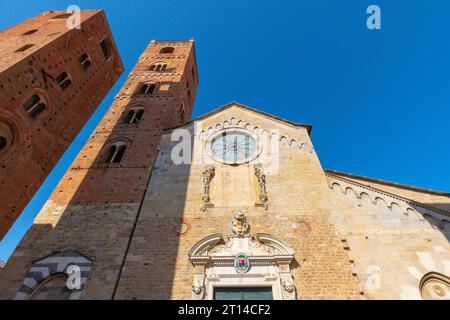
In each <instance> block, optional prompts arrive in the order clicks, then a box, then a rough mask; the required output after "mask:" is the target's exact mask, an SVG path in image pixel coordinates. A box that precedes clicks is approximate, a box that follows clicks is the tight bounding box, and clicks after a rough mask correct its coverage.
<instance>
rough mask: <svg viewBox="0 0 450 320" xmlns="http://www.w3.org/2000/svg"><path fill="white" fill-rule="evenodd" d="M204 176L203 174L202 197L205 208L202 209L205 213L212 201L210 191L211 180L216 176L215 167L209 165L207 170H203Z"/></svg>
mask: <svg viewBox="0 0 450 320" xmlns="http://www.w3.org/2000/svg"><path fill="white" fill-rule="evenodd" d="M202 174H203V196H202V200H203V207H202V211H205V210H206V208H207V207H208V204H209V202H210V200H211V198H210V196H209V191H210V185H211V180H212V178H213V177H214V174H215V169H214V166H212V165H207V166H206V167H205V169H204V170H203V172H202Z"/></svg>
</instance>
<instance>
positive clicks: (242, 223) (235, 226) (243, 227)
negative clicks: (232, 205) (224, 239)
mask: <svg viewBox="0 0 450 320" xmlns="http://www.w3.org/2000/svg"><path fill="white" fill-rule="evenodd" d="M230 224H231V230H232V231H233V232H234V233H235V234H236V235H238V236H240V237H242V236H244V235H245V234H247V233H248V231H249V228H250V225H249V223H248V221H247V217H246V216H245V214H244V212H242V211H238V212H236V214H235V215H234V217H233V219H232V220H231V223H230Z"/></svg>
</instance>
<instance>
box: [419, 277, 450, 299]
mask: <svg viewBox="0 0 450 320" xmlns="http://www.w3.org/2000/svg"><path fill="white" fill-rule="evenodd" d="M419 286H420V293H421V295H422V298H423V299H427V300H450V278H449V277H448V276H445V275H443V274H440V273H437V272H429V273H427V274H426V275H424V276H423V277H422V279H421V280H420V284H419Z"/></svg>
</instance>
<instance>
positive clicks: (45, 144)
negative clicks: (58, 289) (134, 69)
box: [0, 10, 123, 240]
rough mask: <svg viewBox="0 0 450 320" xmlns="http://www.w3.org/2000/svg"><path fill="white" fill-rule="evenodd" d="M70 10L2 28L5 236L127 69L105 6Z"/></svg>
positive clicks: (0, 211)
mask: <svg viewBox="0 0 450 320" xmlns="http://www.w3.org/2000/svg"><path fill="white" fill-rule="evenodd" d="M71 16H72V15H71V14H68V13H66V12H55V11H50V12H45V13H43V14H40V15H38V16H36V17H33V18H31V19H29V20H26V21H25V22H23V23H20V24H18V25H15V26H13V27H11V28H8V29H6V30H3V31H1V32H0V105H1V107H0V186H1V188H0V240H1V238H3V236H4V235H5V234H6V232H7V231H8V229H9V228H10V226H11V225H12V224H13V223H14V221H15V220H16V218H17V217H18V216H19V215H20V213H21V212H22V210H23V209H24V207H25V206H26V205H27V203H28V202H29V201H30V199H31V198H32V197H33V195H34V194H35V193H36V191H37V190H38V188H39V187H40V185H41V184H42V182H43V181H44V179H45V178H46V177H47V175H48V174H49V173H50V171H51V170H52V169H53V167H54V166H55V164H56V163H57V162H58V160H59V158H60V157H61V156H62V154H63V153H64V151H65V150H66V149H67V147H68V146H69V144H70V143H71V142H72V140H73V139H74V138H75V136H76V135H77V134H78V132H79V131H80V130H81V128H82V127H83V125H84V124H85V123H86V121H87V120H88V119H89V117H90V116H91V114H92V113H93V112H94V110H95V109H96V108H97V106H98V105H99V104H100V102H101V101H102V100H103V98H104V97H105V96H106V94H107V93H108V91H109V90H110V89H111V87H112V85H113V84H114V83H115V82H116V81H117V79H118V78H119V76H120V75H121V73H122V72H123V66H122V62H121V59H120V57H119V54H118V52H117V49H116V47H115V44H114V39H113V37H112V35H111V31H110V30H109V27H108V23H107V21H106V17H105V15H104V13H103V12H102V11H95V10H93V11H82V12H81V15H80V16H79V24H77V25H75V26H74V28H69V27H68V23H67V21H68V19H70V18H71ZM76 26H79V28H77V27H76Z"/></svg>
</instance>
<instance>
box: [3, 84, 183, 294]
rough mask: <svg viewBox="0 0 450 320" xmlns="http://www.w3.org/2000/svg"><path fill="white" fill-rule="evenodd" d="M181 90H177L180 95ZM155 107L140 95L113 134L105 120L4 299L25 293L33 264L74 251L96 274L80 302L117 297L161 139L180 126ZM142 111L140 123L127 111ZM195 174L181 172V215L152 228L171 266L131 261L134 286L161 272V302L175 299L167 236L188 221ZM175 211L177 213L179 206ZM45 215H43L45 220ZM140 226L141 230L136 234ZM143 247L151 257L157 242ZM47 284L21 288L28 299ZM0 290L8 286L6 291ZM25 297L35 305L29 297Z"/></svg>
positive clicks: (17, 265) (32, 234)
mask: <svg viewBox="0 0 450 320" xmlns="http://www.w3.org/2000/svg"><path fill="white" fill-rule="evenodd" d="M176 85H177V84H174V86H173V87H174V88H176ZM172 99H175V98H172ZM123 100H125V99H123ZM123 100H121V99H117V98H116V99H115V100H114V102H113V105H112V106H111V109H119V110H121V108H120V107H118V106H119V105H120V104H122V103H124V102H122V101H123ZM149 100H150V101H149ZM160 100H164V99H160ZM160 100H158V101H160ZM154 101H156V99H153V100H152V99H146V98H145V97H141V96H140V95H136V96H135V97H132V98H131V100H130V101H128V102H126V105H127V106H126V108H124V111H123V112H121V114H120V115H117V117H120V119H119V120H118V121H117V123H116V124H115V125H114V128H108V123H107V121H105V119H103V120H102V122H101V124H102V125H103V126H104V127H103V126H102V125H99V126H98V127H97V128H96V129H95V130H96V131H94V133H93V134H92V135H91V137H90V138H89V140H88V141H87V143H86V145H85V146H84V148H83V149H82V151H81V152H80V153H79V155H78V156H77V158H76V160H75V161H74V163H73V164H72V166H71V167H70V169H69V170H68V171H67V172H66V174H65V175H64V177H63V178H62V180H61V181H60V183H59V185H58V186H57V188H56V189H55V190H54V192H53V194H52V195H51V197H50V199H49V201H47V203H46V205H45V206H44V207H43V209H42V210H41V213H40V215H39V216H38V219H37V221H36V222H35V223H36V224H34V225H33V226H32V227H31V229H30V230H29V231H28V232H27V234H26V235H25V237H24V238H23V239H22V241H21V243H20V244H19V246H18V248H17V249H16V251H20V252H23V255H22V253H21V254H20V255H13V256H12V257H11V259H10V260H9V262H8V265H7V267H6V269H7V275H5V280H6V278H7V279H9V282H8V283H7V281H3V279H2V281H0V283H1V282H3V283H4V285H5V287H6V288H7V289H8V297H2V298H5V299H11V298H13V297H14V296H15V293H17V292H18V290H19V287H18V286H17V284H18V283H22V281H23V280H25V279H26V277H27V276H26V275H27V273H28V272H29V271H30V269H31V268H32V261H38V260H40V259H42V258H43V257H46V256H49V255H54V254H58V253H62V252H64V251H66V250H67V249H70V250H72V251H76V252H78V253H79V254H80V255H82V256H84V257H86V258H87V259H89V260H90V261H92V270H91V271H90V275H89V277H88V279H87V282H86V286H85V287H84V290H82V292H81V299H113V298H114V296H115V292H116V290H117V286H118V283H119V277H120V275H121V273H122V268H123V265H124V262H125V258H126V254H127V252H128V249H129V246H130V243H131V242H130V241H131V237H132V236H133V234H134V232H135V228H136V222H137V220H138V218H139V212H140V209H141V205H142V201H143V199H144V196H145V192H146V188H147V184H148V182H149V178H150V175H151V171H152V167H153V163H154V161H155V159H156V157H157V153H158V146H159V143H160V139H161V135H162V133H163V130H164V128H169V127H173V124H174V123H175V124H176V123H179V122H180V119H178V118H177V117H179V115H178V114H177V112H175V111H174V110H171V109H173V108H170V107H169V106H171V105H172V106H173V105H174V103H173V102H172V101H170V100H168V99H166V100H165V101H167V105H168V107H165V108H163V107H161V105H158V108H155V104H157V103H161V104H162V102H156V103H154ZM164 105H165V104H164ZM136 106H139V107H142V108H143V109H144V112H143V113H142V114H140V115H139V117H140V119H139V120H138V121H135V120H136V119H134V120H133V121H131V120H130V119H131V118H130V115H129V111H130V109H131V108H133V107H136ZM110 111H113V110H110ZM112 114H114V113H112ZM112 114H111V112H108V113H107V115H106V116H105V117H111V118H112V117H114V116H113V115H112ZM125 122H128V123H125ZM105 137H106V139H105ZM189 171H190V166H189V165H183V166H180V169H179V174H180V176H179V178H178V194H177V198H176V201H175V202H176V204H178V206H179V207H177V208H176V210H175V211H176V213H179V215H177V214H176V213H175V214H172V218H170V219H167V220H166V219H161V220H158V221H160V223H161V224H164V226H162V225H152V226H151V229H150V230H147V231H146V232H147V233H148V234H149V237H150V238H151V241H153V242H156V243H163V244H164V247H163V248H161V250H164V257H165V263H164V264H161V263H159V262H157V261H143V260H139V259H137V260H136V257H129V259H128V260H129V261H130V263H132V264H133V269H131V270H132V272H133V274H131V275H130V274H129V273H128V274H125V276H128V277H131V281H132V282H135V283H136V285H138V284H139V282H140V277H145V274H146V272H148V270H149V269H152V270H153V272H155V270H156V272H157V274H158V276H157V279H158V281H156V282H154V283H153V284H152V285H153V286H154V290H155V292H158V294H159V295H158V298H159V299H169V298H170V297H171V290H172V279H173V274H174V271H175V270H174V268H175V259H176V256H177V250H178V242H179V235H178V233H176V232H172V233H167V232H163V231H164V230H167V229H168V228H171V229H173V228H175V226H176V225H177V223H179V222H180V221H182V219H183V217H182V214H183V208H184V204H185V198H186V185H185V184H186V183H187V181H188V179H187V176H188V175H189ZM160 191H161V192H169V191H168V190H164V186H161V188H160ZM171 206H172V207H173V204H171ZM43 211H44V212H45V214H42V213H43ZM156 214H157V213H156ZM52 226H53V227H52ZM140 227H141V226H140V225H137V228H140ZM139 245H140V246H141V248H142V250H143V251H146V250H150V245H151V242H141V241H139ZM153 248H154V247H152V249H153ZM55 259H56V258H55ZM56 260H57V259H56ZM56 260H55V261H56ZM56 263H57V261H56ZM74 263H76V262H74ZM155 268H156V269H155ZM18 270H19V271H18ZM55 270H56V269H51V270H50V276H52V274H56V271H55ZM64 272H66V271H64ZM141 272H142V273H141ZM1 278H2V276H1V275H0V279H1ZM38 278H39V279H41V278H42V277H38ZM44 280H46V279H41V280H40V281H36V283H33V282H32V281H31V282H30V281H28V282H27V283H23V285H27V286H28V287H29V289H31V290H27V292H32V291H33V290H35V289H36V288H38V287H39V286H40V285H41V284H42V283H43V281H44ZM0 287H3V286H2V285H1V284H0ZM11 288H14V289H11ZM4 292H6V291H4ZM5 294H6V293H5ZM0 296H1V294H0ZM41 296H42V295H41ZM24 298H25V299H26V298H29V295H28V296H26V297H24Z"/></svg>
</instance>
